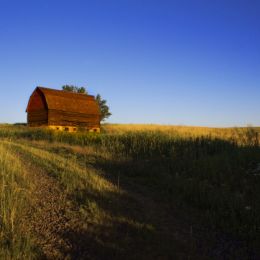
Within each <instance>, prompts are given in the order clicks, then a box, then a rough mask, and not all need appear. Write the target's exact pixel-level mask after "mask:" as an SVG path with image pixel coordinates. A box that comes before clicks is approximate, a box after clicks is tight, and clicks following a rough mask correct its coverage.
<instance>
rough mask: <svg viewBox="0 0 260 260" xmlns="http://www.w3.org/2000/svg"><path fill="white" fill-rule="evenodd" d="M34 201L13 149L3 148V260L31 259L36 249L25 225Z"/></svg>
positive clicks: (0, 203) (0, 204) (0, 180)
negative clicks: (31, 202) (24, 220)
mask: <svg viewBox="0 0 260 260" xmlns="http://www.w3.org/2000/svg"><path fill="white" fill-rule="evenodd" d="M29 200H30V180H29V179H28V178H27V175H26V172H25V170H24V169H23V167H22V165H21V163H20V161H19V160H17V156H15V155H14V153H13V151H12V149H11V146H9V145H7V146H6V145H3V144H0V258H1V259H31V258H34V257H36V255H37V253H36V251H35V249H36V247H35V245H34V244H33V242H32V239H31V237H30V235H29V234H28V233H27V232H26V230H25V229H24V228H25V227H23V226H22V225H23V224H22V221H21V218H22V217H23V216H24V214H26V210H27V209H28V207H29Z"/></svg>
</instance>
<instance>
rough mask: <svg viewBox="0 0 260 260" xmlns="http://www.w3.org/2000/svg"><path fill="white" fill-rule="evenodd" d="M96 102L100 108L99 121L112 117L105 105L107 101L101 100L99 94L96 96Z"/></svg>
mask: <svg viewBox="0 0 260 260" xmlns="http://www.w3.org/2000/svg"><path fill="white" fill-rule="evenodd" d="M96 101H97V103H98V105H99V108H100V112H101V121H105V120H106V119H107V118H109V117H110V116H111V115H112V114H111V113H110V111H109V106H108V105H107V101H106V100H105V99H102V98H101V96H100V94H97V96H96Z"/></svg>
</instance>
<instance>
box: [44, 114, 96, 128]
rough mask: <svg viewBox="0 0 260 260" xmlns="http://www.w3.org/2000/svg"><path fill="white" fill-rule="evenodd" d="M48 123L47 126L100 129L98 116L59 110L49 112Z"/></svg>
mask: <svg viewBox="0 0 260 260" xmlns="http://www.w3.org/2000/svg"><path fill="white" fill-rule="evenodd" d="M48 123H49V125H67V126H81V127H97V128H98V127H100V119H99V116H98V115H93V114H92V115H91V114H90V115H89V114H82V113H75V112H68V111H59V110H49V117H48Z"/></svg>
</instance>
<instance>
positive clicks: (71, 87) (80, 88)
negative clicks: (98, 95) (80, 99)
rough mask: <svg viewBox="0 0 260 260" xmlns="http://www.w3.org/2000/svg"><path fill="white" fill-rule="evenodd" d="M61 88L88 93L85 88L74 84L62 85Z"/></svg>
mask: <svg viewBox="0 0 260 260" xmlns="http://www.w3.org/2000/svg"><path fill="white" fill-rule="evenodd" d="M62 89H63V90H65V91H69V92H74V93H82V94H88V92H87V90H86V89H85V88H84V87H77V86H74V85H63V86H62Z"/></svg>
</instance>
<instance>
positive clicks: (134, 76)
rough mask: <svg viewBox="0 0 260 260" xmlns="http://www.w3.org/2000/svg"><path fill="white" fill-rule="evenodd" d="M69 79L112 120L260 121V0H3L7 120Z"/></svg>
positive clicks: (0, 63)
mask: <svg viewBox="0 0 260 260" xmlns="http://www.w3.org/2000/svg"><path fill="white" fill-rule="evenodd" d="M63 84H75V85H78V86H86V87H87V89H88V90H89V92H90V93H91V94H96V93H100V94H101V96H103V97H104V98H105V99H107V101H108V104H109V105H110V108H111V111H112V113H113V116H112V117H111V118H110V120H109V122H116V123H158V124H184V125H204V126H238V125H247V124H253V125H260V1H259V0H171V1H166V0H157V1H153V0H147V1H142V0H117V1H115V0H103V1H102V0H96V1H94V0H93V1H88V0H82V1H80V0H70V1H66V0H31V1H29V0H23V1H21V0H17V1H14V0H0V89H1V94H0V122H9V123H12V122H25V121H26V113H25V109H26V104H27V101H28V98H29V96H30V94H31V93H32V91H33V90H34V88H35V87H36V86H37V85H41V86H46V87H50V88H58V89H59V88H60V87H61V86H62V85H63Z"/></svg>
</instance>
